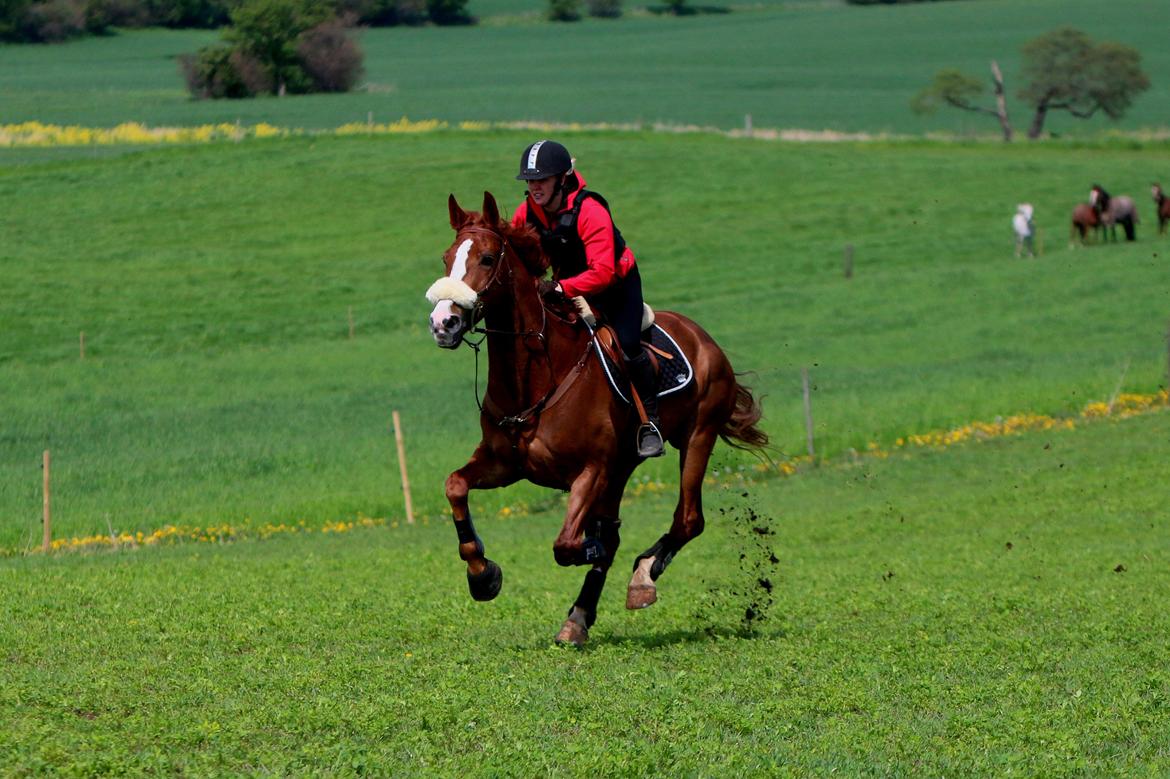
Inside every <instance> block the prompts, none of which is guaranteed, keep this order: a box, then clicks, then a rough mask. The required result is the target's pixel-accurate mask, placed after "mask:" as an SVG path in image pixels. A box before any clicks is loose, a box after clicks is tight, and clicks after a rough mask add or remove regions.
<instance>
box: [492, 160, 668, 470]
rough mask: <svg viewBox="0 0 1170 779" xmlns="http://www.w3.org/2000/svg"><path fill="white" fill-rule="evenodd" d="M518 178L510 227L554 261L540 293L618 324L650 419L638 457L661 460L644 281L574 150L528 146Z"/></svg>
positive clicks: (641, 437)
mask: <svg viewBox="0 0 1170 779" xmlns="http://www.w3.org/2000/svg"><path fill="white" fill-rule="evenodd" d="M516 179H517V180H519V181H525V182H527V185H528V193H527V196H526V197H525V198H524V202H523V203H521V204H520V207H519V208H517V209H516V213H515V214H513V215H512V224H513V225H515V226H517V227H519V226H523V225H529V226H531V227H532V228H534V229H535V230H536V232H537V233H538V234H539V235H540V242H541V245H542V246H543V247H544V250H545V253H546V254H547V255H548V257H549V261H550V262H551V264H552V270H553V277H552V279H543V280H541V282H540V286H539V288H540V294H541V295H542V296H543V297H545V298H558V297H561V296H565V297H576V296H578V295H580V296H584V297H585V299H586V300H587V301H588V302H589V304H590V306H592V307H593V309H594V310H595V311H598V312H600V313H601V314H602V315H604V317H605V319H606V321H607V322H608V323H609V324H610V326H611V327H613V329H614V331H615V332H616V333H617V337H618V341H619V342H620V343H621V347H622V352H623V353H624V355H625V360H626V367H627V369H628V373H629V376H630V379H631V380H632V381H633V383H634V388H635V389H636V390H637V392H638V397H639V398H641V400H642V405H643V407H644V408H645V410H646V416H647V418H648V421H647V422H646V423H645V424H643V425H641V426H640V427H639V428H638V438H637V445H638V455H639V456H641V457H658V456H659V455H661V454H662V453H663V443H662V433H661V432H660V431H659V429H658V428H659V422H658V391H657V378H656V377H655V375H654V366H653V365H652V364H651V362H650V355H649V354H647V353H646V352H645V351H643V349H642V278H641V276H640V275H639V273H638V266H637V264H636V261H635V260H634V253H633V252H632V251H630V247H629V246H627V245H626V242H625V241H624V240H623V239H622V234H621V231H620V230H618V229H617V227H616V226H615V225H614V223H613V218H612V217H611V215H610V212H609V204H608V203H607V202H606V201H605V198H603V197H602V196H601V195H599V194H597V193H596V192H592V191H590V190H587V189H586V188H585V179H584V177H583V176H581V174H580V173H578V172H577V171H576V170H574V169H573V158H572V157H571V156H570V155H569V150H568V149H566V148H565V147H564V146H562V145H561V144H559V143H557V142H556V141H548V140H545V141H537V142H536V143H533V144H529V146H528V147H527V148H526V149H524V153H523V154H521V155H520V173H519V175H517V176H516Z"/></svg>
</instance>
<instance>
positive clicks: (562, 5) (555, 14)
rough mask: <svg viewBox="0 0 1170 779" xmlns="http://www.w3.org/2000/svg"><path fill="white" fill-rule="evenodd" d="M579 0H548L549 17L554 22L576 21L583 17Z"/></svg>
mask: <svg viewBox="0 0 1170 779" xmlns="http://www.w3.org/2000/svg"><path fill="white" fill-rule="evenodd" d="M578 2H579V0H548V18H549V20H550V21H554V22H575V21H577V20H578V19H580V18H581V11H580V10H578V8H579V6H578Z"/></svg>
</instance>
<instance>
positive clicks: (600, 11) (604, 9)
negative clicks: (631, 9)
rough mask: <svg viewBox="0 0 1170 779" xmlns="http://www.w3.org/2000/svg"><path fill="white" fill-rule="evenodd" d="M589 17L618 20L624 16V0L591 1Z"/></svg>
mask: <svg viewBox="0 0 1170 779" xmlns="http://www.w3.org/2000/svg"><path fill="white" fill-rule="evenodd" d="M589 15H590V16H595V17H597V18H599V19H616V18H618V17H619V16H621V15H622V0H589Z"/></svg>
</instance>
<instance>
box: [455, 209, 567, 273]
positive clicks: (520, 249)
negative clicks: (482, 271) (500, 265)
mask: <svg viewBox="0 0 1170 779" xmlns="http://www.w3.org/2000/svg"><path fill="white" fill-rule="evenodd" d="M468 215H469V216H470V217H471V222H470V224H475V225H478V226H480V227H484V228H487V229H489V230H496V231H498V232H499V233H500V234H501V235H503V236H504V238H506V239H507V241H508V243H509V244H511V246H512V248H513V249H515V250H516V254H517V256H519V257H520V261H521V262H523V263H524V267H525V268H527V269H528V272H529V273H531V274H532V275H533V276H535V277H536V278H540V277H541V276H543V275H544V274H545V271H547V270H548V266H549V259H548V255H547V254H545V253H544V249H543V247H541V245H540V236H539V235H537V234H536V230H534V229H533V228H532V227H531V225H527V224H524V225H520V226H519V227H516V226H515V225H513V224H512V223H511V222H509V221H501V222H500V223H499V224H495V225H492V224H488V223H487V220H485V219H484V218H483V214H481V213H479V212H476V211H471V212H468Z"/></svg>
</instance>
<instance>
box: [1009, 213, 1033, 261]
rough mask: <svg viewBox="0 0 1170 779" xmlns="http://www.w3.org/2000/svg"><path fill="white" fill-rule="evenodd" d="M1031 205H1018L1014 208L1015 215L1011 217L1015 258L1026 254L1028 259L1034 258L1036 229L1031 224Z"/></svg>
mask: <svg viewBox="0 0 1170 779" xmlns="http://www.w3.org/2000/svg"><path fill="white" fill-rule="evenodd" d="M1032 211H1033V209H1032V204H1031V203H1020V204H1019V205H1018V206H1016V215H1015V216H1013V217H1012V230H1013V231H1015V234H1016V256H1017V257H1019V256H1020V255H1021V254H1023V253H1024V252H1027V254H1028V256H1029V257H1035V256H1036V248H1035V244H1034V239H1035V237H1036V228H1035V226H1034V225H1033V224H1032Z"/></svg>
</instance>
